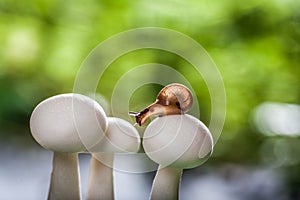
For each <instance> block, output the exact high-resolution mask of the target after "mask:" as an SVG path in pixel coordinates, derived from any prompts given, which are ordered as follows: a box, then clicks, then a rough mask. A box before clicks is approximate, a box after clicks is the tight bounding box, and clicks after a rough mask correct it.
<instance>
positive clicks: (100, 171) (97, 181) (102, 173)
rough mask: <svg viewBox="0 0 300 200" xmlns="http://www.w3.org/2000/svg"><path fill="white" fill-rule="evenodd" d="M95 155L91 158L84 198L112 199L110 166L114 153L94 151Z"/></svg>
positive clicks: (111, 171)
mask: <svg viewBox="0 0 300 200" xmlns="http://www.w3.org/2000/svg"><path fill="white" fill-rule="evenodd" d="M95 155H96V156H94V155H93V156H92V158H91V165H90V172H89V183H88V191H87V197H86V199H87V200H89V199H99V200H102V199H103V200H113V199H114V189H113V169H112V166H113V159H114V155H113V153H96V154H95ZM101 161H103V163H102V162H101ZM104 163H105V164H104Z"/></svg>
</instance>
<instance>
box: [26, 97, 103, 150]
mask: <svg viewBox="0 0 300 200" xmlns="http://www.w3.org/2000/svg"><path fill="white" fill-rule="evenodd" d="M106 126H107V121H106V115H105V113H104V111H103V109H102V107H101V106H100V105H99V104H98V103H97V102H95V101H94V100H93V99H90V98H89V97H86V96H83V95H80V94H61V95H56V96H53V97H50V98H48V99H46V100H44V101H43V102H41V103H40V104H39V105H38V106H37V107H36V108H35V109H34V111H33V113H32V115H31V118H30V129H31V133H32V136H33V137H34V139H35V140H36V141H37V142H38V143H39V144H40V145H41V146H43V147H44V148H46V149H48V150H52V151H59V152H70V153H71V152H82V151H86V149H87V148H89V147H91V146H93V145H95V144H96V143H97V142H99V141H100V140H101V139H102V138H103V135H104V131H105V129H106Z"/></svg>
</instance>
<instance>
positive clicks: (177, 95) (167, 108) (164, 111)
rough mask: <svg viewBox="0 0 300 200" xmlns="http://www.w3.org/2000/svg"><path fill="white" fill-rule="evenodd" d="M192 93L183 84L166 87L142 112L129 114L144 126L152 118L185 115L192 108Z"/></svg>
mask: <svg viewBox="0 0 300 200" xmlns="http://www.w3.org/2000/svg"><path fill="white" fill-rule="evenodd" d="M192 104H193V96H192V93H191V91H190V90H189V89H188V88H187V87H185V86H184V85H182V84H179V83H172V84H169V85H167V86H165V87H164V88H163V89H162V90H161V91H160V92H159V93H158V95H157V97H156V101H155V102H154V103H153V104H151V105H149V106H148V107H147V108H145V109H143V110H142V111H140V112H129V114H130V115H132V116H134V117H135V118H136V123H137V124H139V125H140V126H141V125H143V124H144V123H145V122H146V121H147V119H148V118H150V117H152V116H164V115H178V114H184V113H186V112H187V111H189V109H190V108H191V107H192Z"/></svg>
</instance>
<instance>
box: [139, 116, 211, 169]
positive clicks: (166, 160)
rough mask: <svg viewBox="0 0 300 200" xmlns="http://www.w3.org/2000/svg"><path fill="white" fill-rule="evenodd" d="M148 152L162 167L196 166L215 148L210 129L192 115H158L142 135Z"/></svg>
mask: <svg viewBox="0 0 300 200" xmlns="http://www.w3.org/2000/svg"><path fill="white" fill-rule="evenodd" d="M143 146H144V149H145V152H146V154H147V155H148V156H149V157H150V159H152V160H153V161H154V162H156V163H158V164H160V165H161V166H162V167H163V166H170V167H177V168H185V169H186V168H193V167H196V166H198V165H200V164H201V163H202V162H204V161H205V158H207V157H208V156H209V155H210V154H211V152H212V149H213V140H212V136H211V134H210V132H209V130H208V128H207V127H206V126H205V125H204V124H203V123H202V122H201V121H200V120H198V119H197V118H195V117H193V116H191V115H187V114H185V115H169V116H163V117H158V118H156V119H155V120H153V121H152V122H151V123H150V124H149V126H148V127H147V128H146V130H145V133H144V137H143Z"/></svg>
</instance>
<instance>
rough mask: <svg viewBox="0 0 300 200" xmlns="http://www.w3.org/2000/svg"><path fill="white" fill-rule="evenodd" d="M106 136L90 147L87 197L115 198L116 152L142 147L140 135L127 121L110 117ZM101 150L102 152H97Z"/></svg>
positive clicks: (105, 199) (104, 199) (107, 199)
mask: <svg viewBox="0 0 300 200" xmlns="http://www.w3.org/2000/svg"><path fill="white" fill-rule="evenodd" d="M107 121H108V126H107V129H106V131H105V137H104V138H103V139H102V140H101V141H99V143H98V144H96V145H95V146H94V147H93V148H91V149H90V152H94V153H93V154H92V159H91V166H90V174H89V183H88V192H87V198H86V199H99V200H101V199H103V200H110V199H114V191H113V160H114V153H133V152H137V151H138V150H139V148H140V136H139V133H138V132H137V130H136V129H135V128H134V127H133V126H132V125H131V124H130V123H129V122H127V121H125V120H123V119H120V118H115V117H108V119H107ZM97 152H101V153H97Z"/></svg>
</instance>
